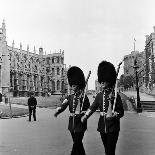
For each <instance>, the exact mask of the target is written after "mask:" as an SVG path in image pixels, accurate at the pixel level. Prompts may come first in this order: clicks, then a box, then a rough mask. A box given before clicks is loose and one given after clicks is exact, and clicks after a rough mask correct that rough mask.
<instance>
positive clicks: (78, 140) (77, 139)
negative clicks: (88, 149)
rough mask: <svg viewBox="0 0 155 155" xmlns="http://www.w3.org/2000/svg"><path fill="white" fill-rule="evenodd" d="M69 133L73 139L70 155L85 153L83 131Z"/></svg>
mask: <svg viewBox="0 0 155 155" xmlns="http://www.w3.org/2000/svg"><path fill="white" fill-rule="evenodd" d="M71 135H72V139H73V147H72V151H71V154H70V155H86V154H85V150H84V147H83V143H82V139H83V136H84V132H71Z"/></svg>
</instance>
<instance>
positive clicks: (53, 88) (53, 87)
mask: <svg viewBox="0 0 155 155" xmlns="http://www.w3.org/2000/svg"><path fill="white" fill-rule="evenodd" d="M52 91H55V82H54V81H53V80H52Z"/></svg>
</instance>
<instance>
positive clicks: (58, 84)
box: [57, 80, 60, 90]
mask: <svg viewBox="0 0 155 155" xmlns="http://www.w3.org/2000/svg"><path fill="white" fill-rule="evenodd" d="M57 90H60V81H59V80H58V81H57Z"/></svg>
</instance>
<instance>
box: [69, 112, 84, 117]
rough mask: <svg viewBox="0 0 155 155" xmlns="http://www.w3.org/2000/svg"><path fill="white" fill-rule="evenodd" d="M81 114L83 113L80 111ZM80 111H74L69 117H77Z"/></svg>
mask: <svg viewBox="0 0 155 155" xmlns="http://www.w3.org/2000/svg"><path fill="white" fill-rule="evenodd" d="M82 112H85V111H82ZM80 114H81V113H80V111H75V113H70V116H77V115H80Z"/></svg>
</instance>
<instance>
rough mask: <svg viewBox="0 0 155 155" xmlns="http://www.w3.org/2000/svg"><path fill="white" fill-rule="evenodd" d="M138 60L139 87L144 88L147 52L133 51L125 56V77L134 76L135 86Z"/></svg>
mask: <svg viewBox="0 0 155 155" xmlns="http://www.w3.org/2000/svg"><path fill="white" fill-rule="evenodd" d="M135 59H137V65H138V69H137V71H138V78H139V86H142V85H143V84H144V81H145V79H144V78H145V59H146V56H145V52H138V51H132V52H131V54H128V55H125V56H124V76H132V77H133V82H134V84H135V80H136V79H135V69H134V61H135Z"/></svg>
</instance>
